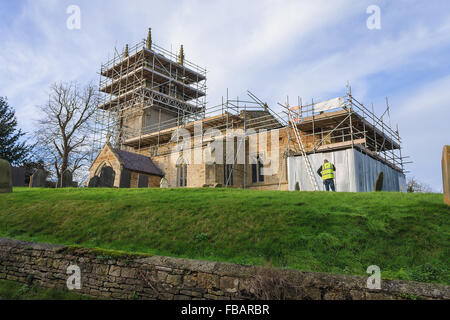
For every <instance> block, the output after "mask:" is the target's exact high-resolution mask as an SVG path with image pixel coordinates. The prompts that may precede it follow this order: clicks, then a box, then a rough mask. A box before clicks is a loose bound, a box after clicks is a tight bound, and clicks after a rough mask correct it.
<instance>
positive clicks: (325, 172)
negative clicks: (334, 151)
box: [317, 159, 336, 192]
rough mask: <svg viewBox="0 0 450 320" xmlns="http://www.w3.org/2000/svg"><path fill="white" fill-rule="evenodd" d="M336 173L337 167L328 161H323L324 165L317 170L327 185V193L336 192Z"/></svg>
mask: <svg viewBox="0 0 450 320" xmlns="http://www.w3.org/2000/svg"><path fill="white" fill-rule="evenodd" d="M335 172H336V167H335V166H334V164H332V163H331V162H329V161H328V160H327V159H325V160H324V161H323V165H322V166H321V167H320V168H319V170H317V173H318V174H319V176H321V177H322V180H323V184H324V185H325V189H326V190H327V191H330V187H331V190H332V191H333V192H336V187H335V185H334V173H335Z"/></svg>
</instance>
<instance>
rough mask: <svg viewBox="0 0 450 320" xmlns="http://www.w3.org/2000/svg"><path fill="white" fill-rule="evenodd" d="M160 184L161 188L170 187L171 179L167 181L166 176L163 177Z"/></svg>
mask: <svg viewBox="0 0 450 320" xmlns="http://www.w3.org/2000/svg"><path fill="white" fill-rule="evenodd" d="M159 186H160V188H161V189H167V188H169V181H167V179H166V178H162V179H161V182H160V183H159Z"/></svg>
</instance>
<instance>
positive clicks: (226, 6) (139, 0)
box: [0, 0, 450, 191]
mask: <svg viewBox="0 0 450 320" xmlns="http://www.w3.org/2000/svg"><path fill="white" fill-rule="evenodd" d="M69 5H78V6H79V7H80V9H81V29H80V30H69V29H67V27H66V20H67V18H68V17H69V15H68V14H67V13H66V10H67V7H68V6H69ZM369 5H377V6H379V7H380V9H381V29H380V30H369V29H368V28H367V26H366V20H367V19H368V17H369V14H367V13H366V9H367V7H368V6H369ZM0 14H1V19H0V96H7V97H8V99H9V102H10V104H11V105H12V106H13V107H14V108H15V109H16V112H17V116H18V120H19V125H20V126H21V127H22V128H23V129H24V130H25V131H27V132H32V131H33V128H34V126H35V121H33V119H37V118H38V117H39V114H38V113H37V112H36V107H37V106H39V105H42V104H44V103H45V101H46V98H47V95H48V88H49V85H50V84H52V83H54V82H57V81H69V80H77V81H79V82H82V83H86V82H88V81H93V82H94V83H97V82H98V71H99V69H100V65H101V63H102V62H104V61H106V60H107V58H108V55H109V56H111V54H112V53H113V51H114V48H115V47H117V49H118V50H119V51H120V50H122V48H123V47H124V45H125V44H126V43H129V44H134V43H135V42H137V41H140V40H141V39H143V38H145V36H146V33H147V28H149V27H151V28H152V30H153V39H154V42H156V43H158V44H159V45H161V46H163V47H165V48H168V49H169V50H170V48H173V50H174V51H175V50H178V48H179V46H180V45H181V44H184V47H185V53H186V57H187V59H188V60H191V61H193V62H195V63H197V64H199V65H202V66H205V67H206V68H207V69H208V71H209V73H208V87H209V89H208V101H209V105H215V104H218V103H219V102H220V101H221V96H222V95H225V93H226V89H227V88H229V91H230V93H231V95H233V96H240V97H244V96H245V92H246V90H247V89H250V90H251V91H253V92H254V93H255V94H257V95H258V96H259V97H260V98H261V99H263V100H265V101H268V102H269V103H270V104H271V105H276V102H279V101H284V100H285V97H286V96H287V95H289V96H290V97H291V99H296V97H297V96H301V97H302V98H303V99H304V100H307V101H310V100H311V99H312V98H314V99H315V100H324V99H328V98H333V97H335V96H338V95H343V94H344V93H345V85H346V83H347V81H349V82H350V84H351V85H352V91H353V94H354V96H355V97H356V98H357V99H358V100H359V101H362V102H363V103H365V104H366V105H370V104H371V103H372V102H373V103H374V104H375V109H376V112H377V113H378V114H379V115H381V114H382V113H383V112H384V108H385V97H386V96H388V97H389V101H390V104H391V108H392V109H391V119H392V123H393V124H397V123H398V124H399V128H400V133H401V135H402V137H403V142H404V144H403V146H404V148H405V150H404V153H405V154H406V155H408V156H410V157H411V160H412V161H414V163H413V164H410V165H408V167H407V169H408V170H409V171H411V175H414V176H416V177H417V178H418V179H419V180H421V181H423V182H425V183H427V184H428V185H430V186H431V187H432V188H433V189H434V190H435V191H441V190H442V177H441V164H440V161H441V152H442V147H443V145H445V144H450V126H449V124H448V123H449V120H450V106H449V101H450V2H449V1H445V0H442V1H439V0H434V1H433V0H431V1H405V0H397V1H375V0H370V1H349V0H336V1H320V0H319V1H299V0H291V1H279V0H277V1H267V0H258V1H253V0H250V1H248V0H244V1H242V0H241V1H233V0H227V1H225V0H224V1H199V0H197V1H195V0H193V1H187V0H186V1H152V0H130V1H116V0H111V1H101V0H89V1H75V0H71V1H61V0H30V1H10V0H0Z"/></svg>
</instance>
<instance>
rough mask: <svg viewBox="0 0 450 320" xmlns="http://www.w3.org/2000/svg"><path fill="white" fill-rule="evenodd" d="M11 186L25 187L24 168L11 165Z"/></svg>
mask: <svg viewBox="0 0 450 320" xmlns="http://www.w3.org/2000/svg"><path fill="white" fill-rule="evenodd" d="M11 175H12V184H13V187H25V168H24V167H11Z"/></svg>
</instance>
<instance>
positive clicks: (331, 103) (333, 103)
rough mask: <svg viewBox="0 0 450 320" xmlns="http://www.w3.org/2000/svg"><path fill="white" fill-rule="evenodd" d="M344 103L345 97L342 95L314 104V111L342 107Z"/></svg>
mask: <svg viewBox="0 0 450 320" xmlns="http://www.w3.org/2000/svg"><path fill="white" fill-rule="evenodd" d="M344 105H345V99H344V98H343V97H340V98H334V99H330V100H327V101H323V102H319V103H315V104H314V112H325V111H329V110H333V109H337V108H342V107H343V106H344Z"/></svg>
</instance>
